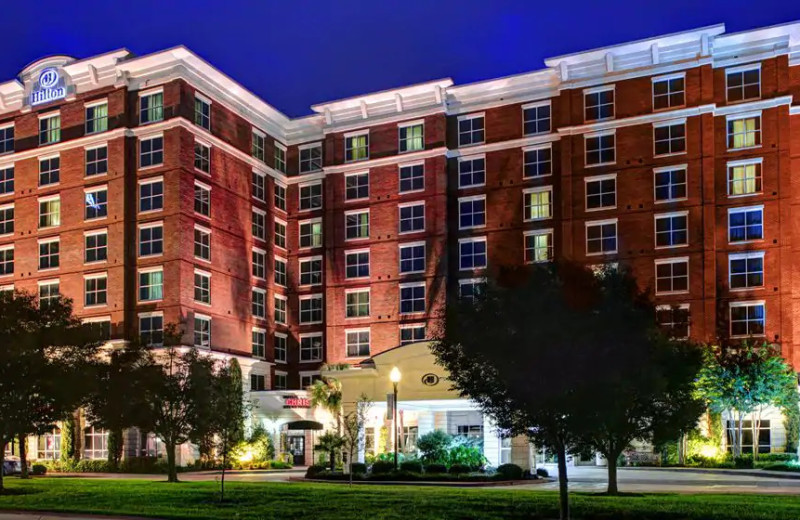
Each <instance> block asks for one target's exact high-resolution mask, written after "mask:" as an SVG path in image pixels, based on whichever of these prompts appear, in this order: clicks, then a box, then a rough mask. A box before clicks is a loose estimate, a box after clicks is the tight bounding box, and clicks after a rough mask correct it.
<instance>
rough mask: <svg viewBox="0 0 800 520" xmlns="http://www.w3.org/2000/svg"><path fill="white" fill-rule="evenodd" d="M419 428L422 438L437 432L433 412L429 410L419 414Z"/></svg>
mask: <svg viewBox="0 0 800 520" xmlns="http://www.w3.org/2000/svg"><path fill="white" fill-rule="evenodd" d="M417 428H419V436H420V437H422V436H423V435H425V434H426V433H430V432H432V431H433V430H435V429H436V428H434V419H433V412H430V411H427V410H426V411H420V412H417Z"/></svg>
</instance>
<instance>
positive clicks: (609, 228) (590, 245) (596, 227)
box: [586, 219, 617, 255]
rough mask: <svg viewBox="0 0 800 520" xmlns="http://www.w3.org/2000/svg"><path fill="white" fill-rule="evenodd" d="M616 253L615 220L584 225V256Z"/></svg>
mask: <svg viewBox="0 0 800 520" xmlns="http://www.w3.org/2000/svg"><path fill="white" fill-rule="evenodd" d="M616 252H617V219H611V220H599V221H593V222H587V223H586V254H587V255H602V254H610V253H616Z"/></svg>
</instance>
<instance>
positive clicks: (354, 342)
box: [345, 329, 369, 357]
mask: <svg viewBox="0 0 800 520" xmlns="http://www.w3.org/2000/svg"><path fill="white" fill-rule="evenodd" d="M345 340H346V342H347V357H367V356H369V329H366V330H348V331H346V332H345Z"/></svg>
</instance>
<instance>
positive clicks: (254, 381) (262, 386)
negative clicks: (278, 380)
mask: <svg viewBox="0 0 800 520" xmlns="http://www.w3.org/2000/svg"><path fill="white" fill-rule="evenodd" d="M266 389H267V376H265V375H264V374H256V373H254V372H251V373H250V391H251V392H263V391H265V390H266Z"/></svg>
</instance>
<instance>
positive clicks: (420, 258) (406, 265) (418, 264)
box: [399, 242, 425, 274]
mask: <svg viewBox="0 0 800 520" xmlns="http://www.w3.org/2000/svg"><path fill="white" fill-rule="evenodd" d="M399 247H400V273H401V274H409V273H421V272H423V271H425V243H424V242H417V243H413V244H403V245H401V246H399Z"/></svg>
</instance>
